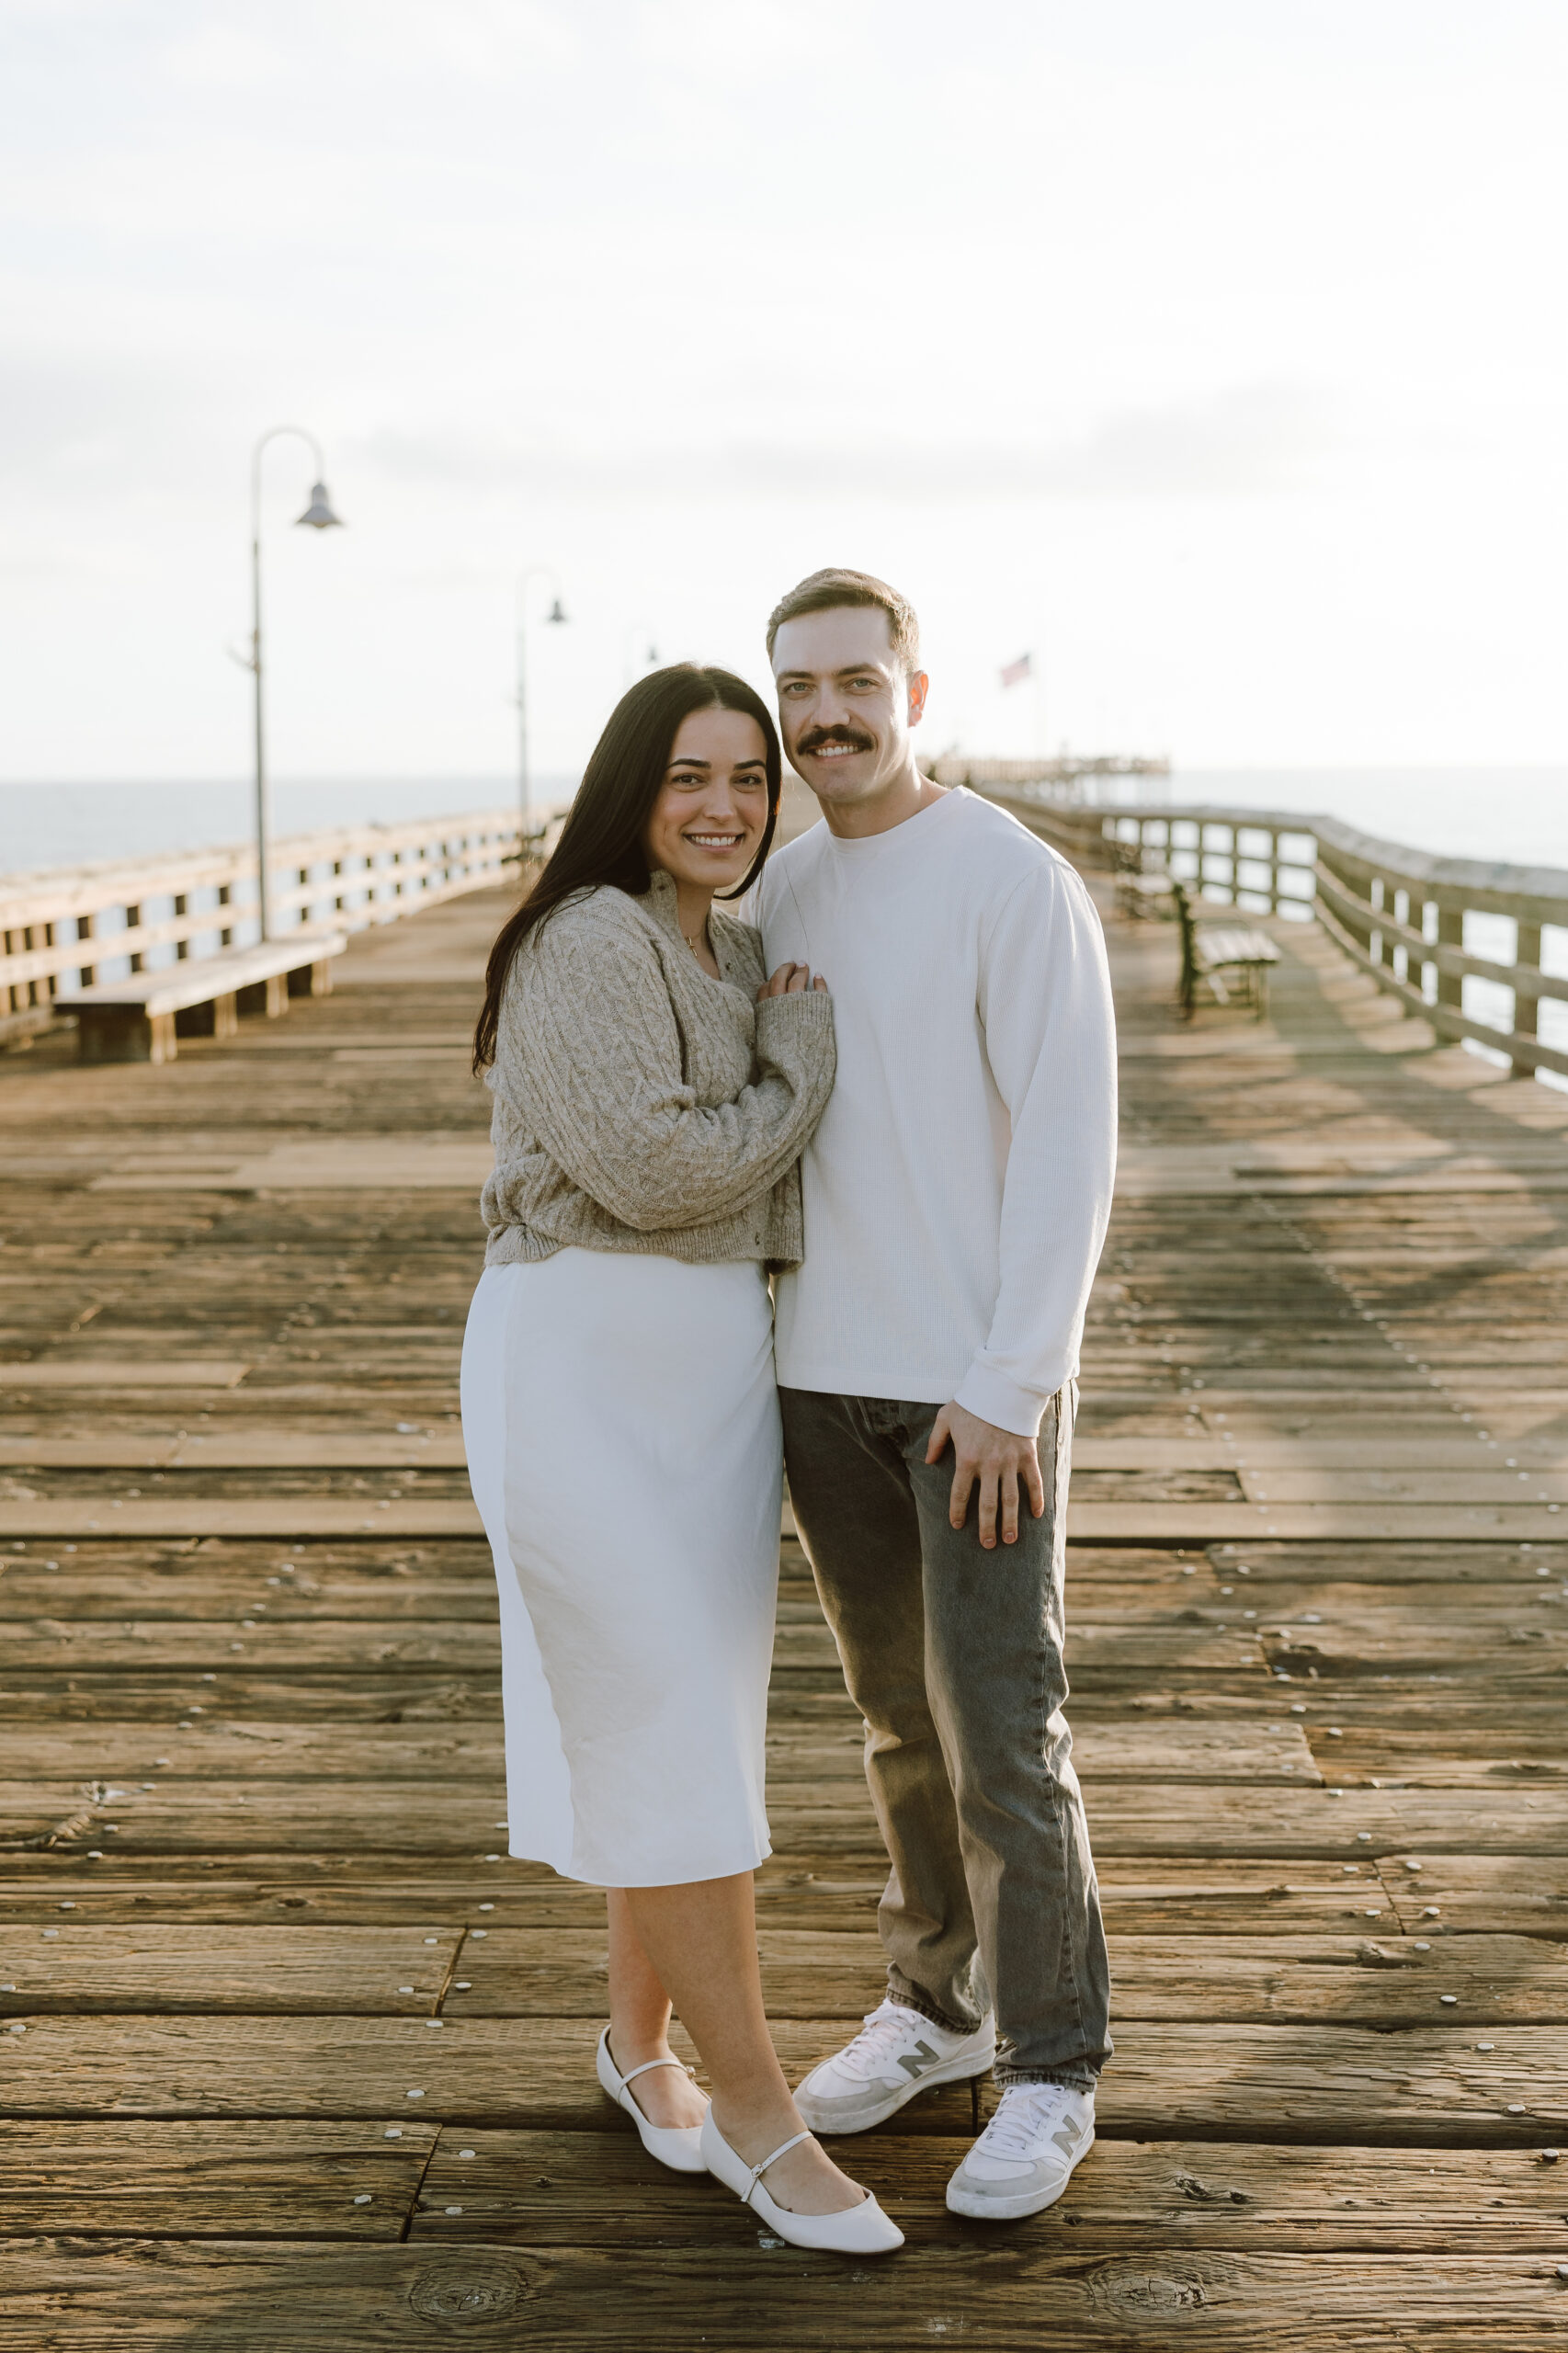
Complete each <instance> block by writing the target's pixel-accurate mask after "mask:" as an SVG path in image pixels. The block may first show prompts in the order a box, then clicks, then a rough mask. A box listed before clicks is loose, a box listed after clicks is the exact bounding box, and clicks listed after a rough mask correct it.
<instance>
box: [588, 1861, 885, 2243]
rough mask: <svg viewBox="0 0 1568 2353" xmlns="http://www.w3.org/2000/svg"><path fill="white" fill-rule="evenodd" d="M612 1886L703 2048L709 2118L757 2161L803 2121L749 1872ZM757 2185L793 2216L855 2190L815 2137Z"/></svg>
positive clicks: (838, 2204) (849, 2198)
mask: <svg viewBox="0 0 1568 2353" xmlns="http://www.w3.org/2000/svg"><path fill="white" fill-rule="evenodd" d="M619 1892H620V1893H621V1894H622V1895H623V1897H624V1899H625V1903H626V1905H627V1910H628V1912H629V1914H630V1916H631V1925H632V1927H634V1928H635V1930H636V1934H637V1941H638V1943H639V1945H640V1946H641V1948H642V1955H643V1958H644V1960H645V1961H646V1963H647V1966H648V1968H649V1970H650V1972H651V1973H652V1976H653V1980H654V1981H655V1982H656V1983H657V1984H659V1985H660V1986H661V1987H662V1988H665V1989H666V1990H667V1995H668V1998H669V1999H670V2000H672V2001H673V2002H674V2004H675V2007H676V2013H677V2014H678V2016H679V2018H680V2020H681V2023H682V2025H683V2026H684V2027H685V2028H686V2030H687V2033H688V2034H689V2035H690V2037H691V2039H692V2040H693V2042H695V2043H696V2045H697V2048H698V2050H699V2052H700V2053H701V2054H702V2063H703V2065H704V2066H705V2067H706V2068H707V2070H708V2080H709V2082H710V2084H711V2085H712V2086H713V2120H714V2122H715V2123H716V2124H717V2126H718V2127H719V2130H720V2131H721V2132H722V2134H723V2136H724V2138H725V2140H726V2141H727V2142H728V2143H729V2144H730V2146H731V2148H732V2149H733V2150H734V2152H735V2154H736V2155H737V2156H742V2157H744V2159H745V2161H746V2163H747V2165H756V2164H758V2163H759V2162H760V2160H761V2159H762V2158H764V2157H766V2156H767V2154H768V2153H769V2151H770V2150H773V2149H776V2148H778V2144H779V2143H780V2142H781V2141H788V2140H790V2139H791V2138H792V2137H793V2135H794V2134H795V2133H797V2132H799V2131H802V2130H803V2127H802V2125H801V2114H800V2110H799V2109H797V2108H796V2106H795V2103H794V2100H793V2099H792V2097H790V2086H789V2085H788V2084H787V2083H786V2082H785V2080H784V2075H783V2070H782V2069H781V2068H780V2066H779V2064H778V2057H777V2055H776V2054H775V2052H774V2049H773V2040H772V2038H771V2036H770V2035H769V2033H768V2031H767V2017H766V2015H765V2013H764V2010H763V2006H762V1977H761V1972H760V1971H759V1969H758V1966H757V1958H756V1906H755V1903H754V1898H753V1887H752V1874H751V1873H750V1871H739V1872H737V1873H736V1874H735V1875H734V1876H733V1878H730V1879H706V1880H696V1881H691V1882H689V1883H688V1884H687V1885H685V1886H681V1887H629V1888H625V1889H622V1890H621V1891H619ZM651 2080H653V2079H652V2078H649V2077H643V2078H642V2081H643V2082H648V2081H651ZM668 2080H669V2081H670V2082H671V2083H672V2084H673V2083H674V2082H675V2081H676V2078H675V2076H674V2075H670V2076H669V2078H668ZM641 2087H642V2086H641V2084H640V2085H639V2086H638V2088H639V2089H641ZM763 2187H764V2188H766V2189H767V2190H768V2191H769V2193H770V2194H771V2195H772V2196H773V2197H774V2198H775V2199H776V2200H778V2204H779V2205H780V2206H785V2207H789V2208H790V2209H791V2210H792V2211H794V2212H796V2213H800V2214H834V2213H838V2212H841V2211H843V2210H844V2209H845V2208H846V2207H849V2206H856V2205H858V2204H859V2202H860V2200H861V2197H862V2195H863V2193H862V2191H861V2190H860V2188H859V2186H858V2183H855V2182H852V2181H851V2180H850V2179H849V2177H847V2175H846V2174H842V2173H840V2171H839V2169H838V2167H837V2166H836V2165H835V2164H834V2162H833V2160H832V2158H831V2157H830V2156H828V2154H827V2153H826V2151H825V2150H824V2149H823V2148H822V2147H821V2146H820V2145H819V2144H818V2143H816V2142H815V2141H807V2142H804V2143H801V2147H800V2148H798V2149H791V2150H790V2154H789V2155H788V2156H787V2157H781V2158H780V2159H779V2161H778V2164H777V2165H773V2166H770V2167H769V2169H768V2173H767V2179H766V2181H765V2182H764V2185H763Z"/></svg>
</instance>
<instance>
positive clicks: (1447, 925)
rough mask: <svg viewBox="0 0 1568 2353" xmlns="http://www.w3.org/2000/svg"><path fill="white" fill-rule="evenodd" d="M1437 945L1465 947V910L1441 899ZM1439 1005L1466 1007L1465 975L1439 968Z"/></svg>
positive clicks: (1438, 904)
mask: <svg viewBox="0 0 1568 2353" xmlns="http://www.w3.org/2000/svg"><path fill="white" fill-rule="evenodd" d="M1437 945H1438V947H1439V948H1458V949H1463V947H1464V909H1463V907H1462V906H1453V905H1450V904H1447V903H1446V902H1445V901H1443V900H1441V899H1439V900H1438V902H1437ZM1437 1003H1438V1004H1439V1005H1455V1006H1460V1008H1461V1010H1462V1008H1463V1006H1464V974H1463V973H1462V972H1444V970H1443V968H1442V966H1441V965H1440V964H1439V965H1438V967H1437Z"/></svg>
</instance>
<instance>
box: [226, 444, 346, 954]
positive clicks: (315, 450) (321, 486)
mask: <svg viewBox="0 0 1568 2353" xmlns="http://www.w3.org/2000/svg"><path fill="white" fill-rule="evenodd" d="M289 434H292V435H294V436H296V437H297V438H299V439H300V440H301V441H306V442H308V443H309V444H310V448H311V454H312V458H313V459H314V460H315V470H316V478H315V480H314V482H313V483H312V484H311V503H310V505H309V506H307V507H306V509H305V511H304V513H303V514H302V515H301V516H300V517H298V518H297V519H298V521H299V522H300V523H301V524H309V526H310V528H311V529H312V531H329V530H332V529H335V528H338V527H340V526H341V524H342V521H343V517H341V516H340V515H335V514H334V513H333V511H332V505H331V502H330V500H329V499H328V497H327V494H326V483H324V481H323V479H322V477H323V475H324V473H325V472H326V468H325V466H324V463H323V461H322V451H321V443H320V442H319V441H318V440H317V439H316V437H315V435H314V434H313V433H307V432H306V431H305V428H304V426H301V425H275V426H272V428H271V430H270V431H269V432H267V433H264V434H263V435H262V437H261V438H260V440H259V441H258V442H257V443H256V448H255V449H253V450H252V451H251V461H250V585H251V632H250V660H249V661H248V662H247V663H246V664H245V665H244V666H245V668H246V669H248V670H249V672H250V674H251V678H252V682H253V687H254V691H255V698H256V900H257V905H258V909H259V912H260V916H261V937H262V938H263V939H268V938H271V936H272V904H271V900H272V893H271V888H270V885H269V882H268V880H267V859H268V857H269V855H270V838H271V833H272V825H271V810H270V808H269V807H268V787H267V733H266V726H265V722H264V715H263V709H262V666H261V453H262V451H263V450H264V449H266V447H267V443H268V442H269V441H277V440H278V439H280V438H283V437H284V436H285V435H289Z"/></svg>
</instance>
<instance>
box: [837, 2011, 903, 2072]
mask: <svg viewBox="0 0 1568 2353" xmlns="http://www.w3.org/2000/svg"><path fill="white" fill-rule="evenodd" d="M923 2023H924V2021H923V2020H922V2019H921V2018H919V2017H918V2015H917V2014H916V2013H915V2011H914V2010H904V2009H900V2008H899V2007H898V2006H896V2004H892V2003H889V2004H885V2005H884V2006H882V2007H881V2008H880V2009H875V2010H869V2011H868V2012H867V2014H866V2023H865V2025H864V2026H863V2027H862V2028H861V2029H860V2031H859V2033H858V2035H857V2036H856V2037H855V2040H854V2041H853V2042H848V2043H846V2045H845V2047H844V2049H843V2050H842V2051H841V2052H839V2054H838V2063H839V2065H840V2066H841V2067H842V2068H844V2070H845V2071H846V2074H848V2075H870V2074H871V2073H872V2072H873V2070H874V2069H875V2068H877V2067H879V2066H881V2063H882V2061H883V2060H884V2059H888V2058H891V2057H892V2053H893V2052H894V2051H895V2050H897V2049H898V2047H899V2045H900V2044H901V2043H902V2042H903V2040H904V2038H905V2036H906V2035H907V2034H908V2032H909V2029H910V2027H911V2026H912V2025H913V2026H915V2027H916V2028H918V2027H919V2026H921V2025H922V2024H923Z"/></svg>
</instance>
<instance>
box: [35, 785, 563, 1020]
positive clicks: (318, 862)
mask: <svg viewBox="0 0 1568 2353" xmlns="http://www.w3.org/2000/svg"><path fill="white" fill-rule="evenodd" d="M520 847H521V843H520V833H519V825H518V820H517V816H516V814H515V813H511V812H509V811H506V810H484V811H480V812H476V813H470V814H468V815H463V816H453V817H421V818H417V819H415V820H413V821H411V822H410V823H407V824H395V825H336V826H331V827H328V828H325V829H324V830H322V831H320V832H315V833H308V834H290V835H284V836H283V837H282V838H281V839H279V840H278V842H277V843H276V844H275V845H274V847H273V853H272V857H271V859H270V861H269V865H270V870H271V875H272V880H273V889H272V906H273V909H274V916H273V922H274V927H275V928H276V929H277V930H278V932H280V933H281V932H286V931H288V930H290V929H292V928H296V927H299V928H304V927H307V926H315V925H323V924H324V925H326V926H329V927H330V928H332V929H333V930H335V931H358V930H362V929H363V928H364V926H366V925H367V924H379V923H392V922H395V921H396V920H397V918H398V917H399V916H400V915H413V914H415V912H416V911H417V910H418V909H420V908H424V907H432V906H436V905H437V904H439V903H440V902H441V901H442V900H443V899H450V898H455V897H456V896H457V895H458V894H459V892H463V891H478V890H483V889H486V888H488V887H489V886H490V885H491V884H493V883H495V882H498V881H500V880H501V877H502V870H503V869H504V868H505V866H506V864H507V863H508V861H514V860H516V859H517V857H518V856H519V854H520ZM255 934H256V851H255V849H254V848H253V847H229V848H221V849H199V850H189V851H186V852H183V853H176V854H175V855H173V856H170V855H167V854H160V855H157V856H153V857H148V858H116V859H109V860H106V861H104V862H103V863H101V864H96V865H91V866H78V867H67V868H62V869H59V870H55V871H51V872H47V873H37V874H17V875H10V876H0V1044H3V1043H4V1042H5V1041H6V1040H8V1039H16V1038H21V1037H26V1036H28V1035H30V1034H33V1033H36V1032H37V1031H40V1030H42V1029H50V1028H52V1027H53V1025H54V1023H55V1022H56V1021H57V1020H59V1019H60V1018H61V1017H62V1016H63V1015H65V1014H68V1013H69V1011H70V998H71V996H72V995H73V994H74V991H75V990H77V989H78V988H90V987H92V986H93V984H94V983H95V982H96V981H107V980H119V979H120V978H121V977H123V975H124V974H125V973H126V972H128V971H129V972H142V971H152V970H153V969H155V968H156V967H157V966H159V965H161V964H171V963H180V962H184V961H186V959H187V958H188V957H190V956H193V955H196V954H199V953H205V952H210V951H211V950H213V949H226V948H233V947H235V946H238V945H242V944H244V942H246V941H248V940H250V939H251V938H254V937H255Z"/></svg>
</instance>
